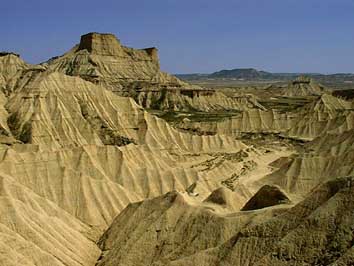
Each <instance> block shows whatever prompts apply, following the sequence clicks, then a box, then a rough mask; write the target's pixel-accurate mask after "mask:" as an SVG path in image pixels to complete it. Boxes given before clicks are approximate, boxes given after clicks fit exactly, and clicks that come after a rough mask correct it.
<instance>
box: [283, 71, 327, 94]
mask: <svg viewBox="0 0 354 266" xmlns="http://www.w3.org/2000/svg"><path fill="white" fill-rule="evenodd" d="M325 91H326V90H325V88H324V87H323V86H322V85H320V84H318V83H317V82H316V81H315V80H313V79H311V78H309V77H305V76H301V77H299V78H297V79H296V80H294V81H291V82H289V84H288V87H287V88H285V91H284V93H283V95H284V96H287V97H306V96H318V95H322V94H323V93H325Z"/></svg>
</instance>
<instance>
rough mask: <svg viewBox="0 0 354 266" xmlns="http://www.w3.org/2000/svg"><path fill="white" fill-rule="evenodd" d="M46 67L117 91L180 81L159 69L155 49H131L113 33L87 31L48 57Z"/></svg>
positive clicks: (127, 90) (174, 84) (128, 93)
mask: <svg viewBox="0 0 354 266" xmlns="http://www.w3.org/2000/svg"><path fill="white" fill-rule="evenodd" d="M46 65H48V66H49V69H50V70H53V71H59V72H63V73H65V74H67V75H72V76H80V77H81V78H83V79H86V80H88V81H91V82H93V83H96V84H100V85H104V86H106V87H107V88H109V89H111V90H112V91H115V92H117V93H120V94H124V93H125V94H127V95H129V96H132V95H133V92H134V90H136V89H137V87H136V86H139V84H140V85H144V87H155V88H159V87H160V86H173V87H176V86H177V87H180V86H181V85H182V84H184V83H183V82H181V81H179V80H178V79H177V78H175V77H173V76H170V75H168V74H165V73H162V72H161V71H160V66H159V59H158V52H157V49H156V48H147V49H141V50H138V49H132V48H128V47H125V46H123V45H121V43H120V41H119V40H118V39H117V38H116V37H115V36H114V35H113V34H106V33H88V34H85V35H83V36H81V40H80V43H79V44H78V45H76V46H75V47H74V48H73V49H72V50H71V51H69V52H68V53H66V54H64V55H63V56H59V57H57V58H54V59H52V60H49V61H48V62H47V63H46Z"/></svg>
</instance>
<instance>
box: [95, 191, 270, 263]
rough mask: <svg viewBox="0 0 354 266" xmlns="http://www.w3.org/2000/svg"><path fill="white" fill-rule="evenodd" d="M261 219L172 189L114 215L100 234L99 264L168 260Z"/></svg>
mask: <svg viewBox="0 0 354 266" xmlns="http://www.w3.org/2000/svg"><path fill="white" fill-rule="evenodd" d="M275 213H276V212H275V211H274V212H271V211H270V212H268V213H267V214H265V213H264V214H263V217H267V216H268V217H272V216H273V215H274V214H275ZM258 222H260V220H259V219H258V216H257V214H240V215H229V216H224V215H221V214H219V213H218V212H217V211H216V210H215V209H214V208H213V207H210V206H209V205H205V204H202V203H198V202H195V201H193V199H190V198H189V197H188V196H187V195H185V194H180V193H177V192H170V193H167V194H166V195H164V196H161V197H158V198H155V199H152V200H147V201H143V202H139V203H135V204H132V205H129V206H128V207H127V208H126V209H125V210H124V211H123V212H122V213H121V214H120V215H119V216H118V217H117V218H116V219H115V220H114V222H113V223H112V225H111V226H110V228H109V229H108V230H107V231H106V232H105V233H104V234H103V236H102V237H101V239H100V247H101V249H102V251H103V253H102V257H101V258H100V260H99V261H98V265H100V266H103V265H105V266H108V265H127V266H128V265H135V266H140V265H166V264H167V263H168V262H169V261H171V260H176V259H178V258H182V257H184V256H188V255H192V254H194V253H195V252H197V251H199V250H204V249H208V248H212V247H215V246H217V245H220V244H222V243H223V242H225V241H226V240H227V239H229V238H230V237H231V236H232V235H234V234H236V233H237V232H238V231H239V230H241V229H242V228H243V227H244V226H245V225H247V224H256V223H258ZM195 265H198V264H195Z"/></svg>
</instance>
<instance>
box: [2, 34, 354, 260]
mask: <svg viewBox="0 0 354 266" xmlns="http://www.w3.org/2000/svg"><path fill="white" fill-rule="evenodd" d="M295 83H296V82H295ZM295 83H294V84H293V85H292V86H293V87H292V88H289V95H286V97H285V96H284V95H274V97H273V95H271V96H270V98H269V97H268V98H267V99H263V98H262V97H259V95H258V96H256V95H253V94H250V93H244V92H242V91H234V92H230V91H228V92H227V93H226V91H221V90H219V91H217V90H215V89H204V88H201V87H199V86H192V85H189V84H186V83H184V82H182V81H180V80H178V79H177V78H175V77H173V76H172V75H169V74H166V73H163V72H161V70H160V66H159V60H158V54H157V49H156V48H147V49H141V50H137V49H132V48H128V47H125V46H123V45H121V43H120V41H119V40H118V39H117V38H116V37H115V36H114V35H112V34H100V33H89V34H86V35H83V36H82V37H81V40H80V43H79V44H78V45H76V46H75V47H74V48H73V49H72V50H71V51H69V52H68V53H66V54H64V55H63V56H60V57H56V58H52V59H50V60H49V61H48V62H46V63H44V64H41V65H29V64H27V63H25V62H24V61H22V59H20V57H19V56H18V55H16V54H12V53H0V87H1V92H0V213H1V215H0V266H17V265H26V266H42V265H43V266H44V265H45V266H52V265H55V266H94V265H97V266H108V265H111V266H113V265H114V266H116V265H120V266H144V265H150V266H151V265H154V266H162V265H171V266H172V265H175V266H178V265H184V266H185V265H187V266H188V265H197V266H204V265H205V266H207V265H208V266H213V265H215V266H216V265H218V266H219V265H224V266H227V265H239V266H243V265H249V266H255V265H258V266H261V265H262V266H263V265H264V266H268V265H269V266H270V265H279V266H280V265H289V266H290V265H300V266H308V265H332V266H334V265H340V266H342V265H343V266H344V265H351V264H353V261H354V259H353V258H354V256H353V237H352V231H353V224H352V221H353V218H354V217H352V216H353V214H352V209H353V204H354V200H353V196H352V195H353V191H352V190H353V187H354V186H352V183H353V182H354V181H353V178H349V177H348V176H353V175H354V164H353V161H354V148H353V147H354V131H353V130H354V128H353V125H354V113H353V103H352V102H350V101H345V100H343V99H339V98H337V97H334V96H332V95H329V94H327V93H325V91H323V90H322V88H321V87H320V86H319V85H316V84H314V83H313V82H312V81H307V80H298V81H297V83H296V84H295ZM294 96H296V97H294ZM267 101H268V102H267ZM151 109H154V110H151ZM154 114H157V115H158V116H159V117H158V116H156V115H154Z"/></svg>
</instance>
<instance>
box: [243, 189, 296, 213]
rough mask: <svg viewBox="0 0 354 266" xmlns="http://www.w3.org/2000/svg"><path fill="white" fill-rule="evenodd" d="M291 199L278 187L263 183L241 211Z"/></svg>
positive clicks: (285, 202) (284, 202) (273, 204)
mask: <svg viewBox="0 0 354 266" xmlns="http://www.w3.org/2000/svg"><path fill="white" fill-rule="evenodd" d="M290 202H291V201H290V199H289V198H288V196H287V195H286V194H285V193H284V192H283V191H281V189H280V188H279V187H276V186H269V185H265V186H263V187H261V188H260V189H259V190H258V192H257V193H256V194H255V195H254V196H253V197H252V198H251V199H250V200H249V201H248V202H247V203H246V205H245V206H244V207H243V208H242V209H241V210H242V211H252V210H258V209H263V208H266V207H270V206H275V205H280V204H289V203H290Z"/></svg>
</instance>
